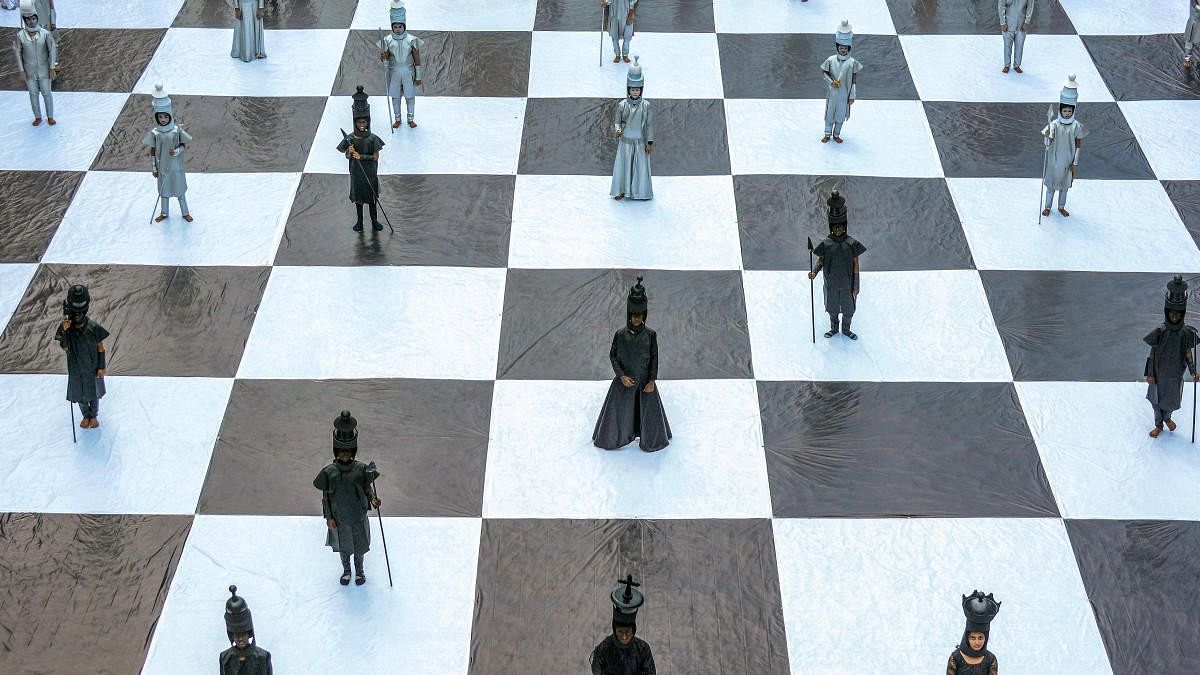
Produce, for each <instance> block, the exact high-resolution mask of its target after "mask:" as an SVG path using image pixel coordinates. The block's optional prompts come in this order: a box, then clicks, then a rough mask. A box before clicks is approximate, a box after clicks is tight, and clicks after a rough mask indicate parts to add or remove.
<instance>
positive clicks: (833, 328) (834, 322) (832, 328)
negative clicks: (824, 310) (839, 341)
mask: <svg viewBox="0 0 1200 675" xmlns="http://www.w3.org/2000/svg"><path fill="white" fill-rule="evenodd" d="M837 334H838V315H837V314H830V315H829V331H828V332H827V333H825V337H827V338H831V337H833V336H834V335H837Z"/></svg>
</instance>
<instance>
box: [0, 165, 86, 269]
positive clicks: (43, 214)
mask: <svg viewBox="0 0 1200 675" xmlns="http://www.w3.org/2000/svg"><path fill="white" fill-rule="evenodd" d="M82 181H83V172H82V171H0V185H3V186H4V192H3V195H4V196H3V198H2V199H0V262H6V263H9V262H37V261H38V260H41V258H42V254H44V253H45V252H46V248H47V247H48V246H49V245H50V240H51V239H53V238H54V233H55V232H57V231H58V225H59V223H61V222H62V218H63V214H65V213H66V212H67V207H68V206H70V204H71V199H72V198H73V197H74V196H75V190H76V189H78V188H79V184H80V183H81V182H82Z"/></svg>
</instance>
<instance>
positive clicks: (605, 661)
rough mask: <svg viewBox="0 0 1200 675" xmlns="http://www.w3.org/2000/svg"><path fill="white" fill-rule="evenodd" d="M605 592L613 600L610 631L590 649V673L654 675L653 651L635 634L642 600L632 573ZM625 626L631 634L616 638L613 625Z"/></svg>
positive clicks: (604, 674) (615, 626)
mask: <svg viewBox="0 0 1200 675" xmlns="http://www.w3.org/2000/svg"><path fill="white" fill-rule="evenodd" d="M618 583H620V584H621V585H620V586H618V587H617V589H616V590H615V591H613V592H612V593H611V594H609V598H608V599H609V600H611V601H612V604H613V620H612V627H613V632H612V634H611V635H609V636H608V637H606V638H604V640H602V641H601V642H600V644H598V645H596V648H595V649H593V650H592V658H591V664H592V675H655V672H656V671H655V670H654V654H653V653H652V652H651V651H650V645H649V644H647V643H646V641H645V640H643V639H641V638H639V637H637V636H636V634H637V611H638V608H639V607H641V606H642V604H643V603H644V602H646V598H645V596H644V595H642V592H641V591H639V590H638V589H636V588H634V586H637V585H638V584H637V583H635V582H634V581H633V575H629V576H626V577H625V580H624V581H621V582H618ZM619 627H627V628H629V629H631V632H632V633H633V634H634V637H633V639H631V640H630V641H629V642H628V643H627V644H621V641H620V640H618V639H617V635H616V633H617V628H619Z"/></svg>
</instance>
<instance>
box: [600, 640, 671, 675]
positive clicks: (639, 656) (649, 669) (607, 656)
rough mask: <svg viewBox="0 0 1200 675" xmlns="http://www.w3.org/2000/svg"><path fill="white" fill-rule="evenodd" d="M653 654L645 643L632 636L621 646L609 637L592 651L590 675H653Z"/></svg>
mask: <svg viewBox="0 0 1200 675" xmlns="http://www.w3.org/2000/svg"><path fill="white" fill-rule="evenodd" d="M655 672H656V671H655V670H654V654H652V653H651V652H650V645H648V644H646V641H645V640H643V639H641V638H639V637H637V636H634V638H633V642H631V643H629V644H628V645H622V644H621V643H619V642H617V638H616V637H614V636H612V635H609V636H608V637H606V638H604V641H603V642H601V643H600V644H598V645H596V648H595V649H593V650H592V675H655Z"/></svg>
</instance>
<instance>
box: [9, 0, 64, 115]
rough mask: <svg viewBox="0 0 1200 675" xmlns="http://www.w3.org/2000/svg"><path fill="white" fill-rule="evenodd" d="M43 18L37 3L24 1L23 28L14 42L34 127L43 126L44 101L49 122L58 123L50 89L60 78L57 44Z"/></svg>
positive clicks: (18, 67)
mask: <svg viewBox="0 0 1200 675" xmlns="http://www.w3.org/2000/svg"><path fill="white" fill-rule="evenodd" d="M40 17H41V15H40V14H39V13H38V8H37V6H36V3H35V2H34V0H21V24H22V27H21V28H20V29H19V30H18V31H17V35H16V37H15V38H14V39H13V51H14V52H16V56H17V74H18V75H20V77H21V81H22V82H24V83H25V87H26V88H27V89H28V90H29V105H30V107H32V108H33V126H35V127H36V126H40V125H41V123H42V104H41V101H43V100H44V101H45V102H46V123H47V124H51V125H54V124H57V123H58V122H57V121H56V120H55V119H54V92H53V91H51V89H50V81H51V80H54V79H55V78H57V77H58V43H57V42H56V41H55V39H54V35H52V34H51V33H50V31H49V30H46V29H45V28H43V27H42V26H41V25H39V19H40ZM52 25H53V24H52ZM39 97H40V99H39Z"/></svg>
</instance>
